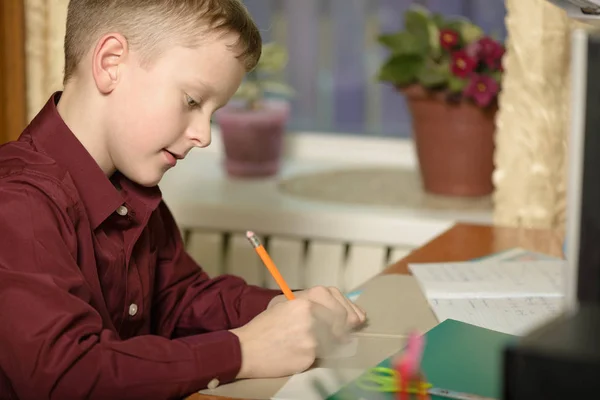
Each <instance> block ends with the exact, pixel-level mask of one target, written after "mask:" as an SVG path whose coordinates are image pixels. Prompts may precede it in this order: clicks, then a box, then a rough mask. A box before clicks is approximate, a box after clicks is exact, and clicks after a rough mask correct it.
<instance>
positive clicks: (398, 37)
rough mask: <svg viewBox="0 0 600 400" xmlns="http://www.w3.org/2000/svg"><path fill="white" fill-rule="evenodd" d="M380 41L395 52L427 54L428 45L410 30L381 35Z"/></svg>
mask: <svg viewBox="0 0 600 400" xmlns="http://www.w3.org/2000/svg"><path fill="white" fill-rule="evenodd" d="M378 40H379V43H381V44H383V45H384V46H386V47H387V48H388V49H390V50H391V51H392V53H395V54H423V55H424V54H425V53H426V52H427V46H426V45H425V44H424V43H422V42H421V41H420V40H419V38H418V37H417V36H415V35H413V34H412V33H409V32H398V33H393V34H386V35H381V36H379V38H378Z"/></svg>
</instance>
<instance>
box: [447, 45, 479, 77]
mask: <svg viewBox="0 0 600 400" xmlns="http://www.w3.org/2000/svg"><path fill="white" fill-rule="evenodd" d="M475 67H477V60H476V59H474V58H473V57H471V56H469V54H467V52H466V51H464V50H459V51H456V52H454V53H452V67H451V68H452V73H453V74H454V75H455V76H458V77H461V78H465V77H467V76H469V75H470V74H471V72H473V70H474V69H475Z"/></svg>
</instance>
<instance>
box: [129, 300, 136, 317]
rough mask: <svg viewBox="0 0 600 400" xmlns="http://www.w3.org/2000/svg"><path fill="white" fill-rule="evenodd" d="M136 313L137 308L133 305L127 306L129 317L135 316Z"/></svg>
mask: <svg viewBox="0 0 600 400" xmlns="http://www.w3.org/2000/svg"><path fill="white" fill-rule="evenodd" d="M137 312H138V306H137V304H135V303H131V305H130V306H129V315H131V316H132V317H133V316H134V315H135V314H137Z"/></svg>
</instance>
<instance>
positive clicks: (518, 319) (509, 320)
mask: <svg viewBox="0 0 600 400" xmlns="http://www.w3.org/2000/svg"><path fill="white" fill-rule="evenodd" d="M564 268H566V264H565V261H564V260H560V259H553V258H551V257H548V256H543V255H539V256H538V257H535V253H528V254H526V255H524V254H523V253H521V254H520V255H519V253H518V251H516V250H515V251H512V252H507V253H506V254H500V255H499V256H496V257H491V258H487V259H482V260H477V261H475V262H457V263H430V264H410V265H409V269H410V271H411V272H412V274H413V275H414V277H415V278H416V279H417V282H418V283H419V285H420V287H421V289H422V291H423V293H424V294H425V296H426V297H427V300H428V302H429V304H430V305H431V308H432V310H433V312H434V313H435V315H436V317H437V318H438V320H439V321H440V322H442V321H444V320H446V319H455V320H458V321H463V322H467V323H470V324H473V325H477V326H481V327H483V328H488V329H493V330H496V331H499V332H504V333H509V334H513V335H522V334H524V333H526V332H527V331H529V330H531V329H533V328H535V327H536V326H538V325H539V324H541V323H543V322H545V321H547V320H548V319H550V318H552V317H553V316H555V315H557V314H558V313H559V312H560V311H561V309H562V304H563V297H564V295H563V293H564V289H563V288H564V285H563V269H564Z"/></svg>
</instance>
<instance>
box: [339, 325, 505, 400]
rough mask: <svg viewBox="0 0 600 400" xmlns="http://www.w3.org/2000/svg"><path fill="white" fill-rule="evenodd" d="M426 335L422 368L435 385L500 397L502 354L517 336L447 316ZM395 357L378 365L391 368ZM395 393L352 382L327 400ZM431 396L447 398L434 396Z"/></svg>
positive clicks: (384, 399) (383, 397)
mask: <svg viewBox="0 0 600 400" xmlns="http://www.w3.org/2000/svg"><path fill="white" fill-rule="evenodd" d="M425 337H426V342H425V351H424V353H423V360H422V364H421V367H422V370H423V372H424V374H425V378H426V380H427V382H430V383H431V384H432V385H433V387H434V388H440V389H447V390H452V391H455V392H462V393H469V394H475V395H479V396H485V397H489V398H495V399H501V397H502V379H503V378H502V374H503V372H502V354H503V351H504V348H505V347H506V346H507V345H508V344H510V343H511V342H513V341H515V340H516V339H517V337H516V336H513V335H508V334H505V333H500V332H496V331H492V330H489V329H485V328H480V327H478V326H474V325H470V324H466V323H463V322H459V321H455V320H451V319H447V320H445V321H444V322H442V323H440V324H438V325H437V326H436V327H434V328H433V329H431V330H430V331H428V332H427V333H426V334H425ZM394 357H395V355H394V356H392V357H390V358H388V359H386V360H384V361H382V362H381V363H380V364H378V367H384V368H391V365H390V362H391V359H392V358H394ZM359 379H360V378H359ZM396 396H397V394H396V393H390V392H377V391H365V390H363V389H361V388H360V387H359V386H357V384H356V381H353V382H350V383H349V384H348V385H346V386H344V387H343V388H342V389H341V390H340V391H338V392H336V393H334V394H333V395H331V396H329V397H328V400H358V399H365V400H392V399H395V398H396ZM412 398H417V396H413V397H412ZM431 399H432V400H448V399H447V398H446V397H438V396H433V395H432V396H431Z"/></svg>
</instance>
